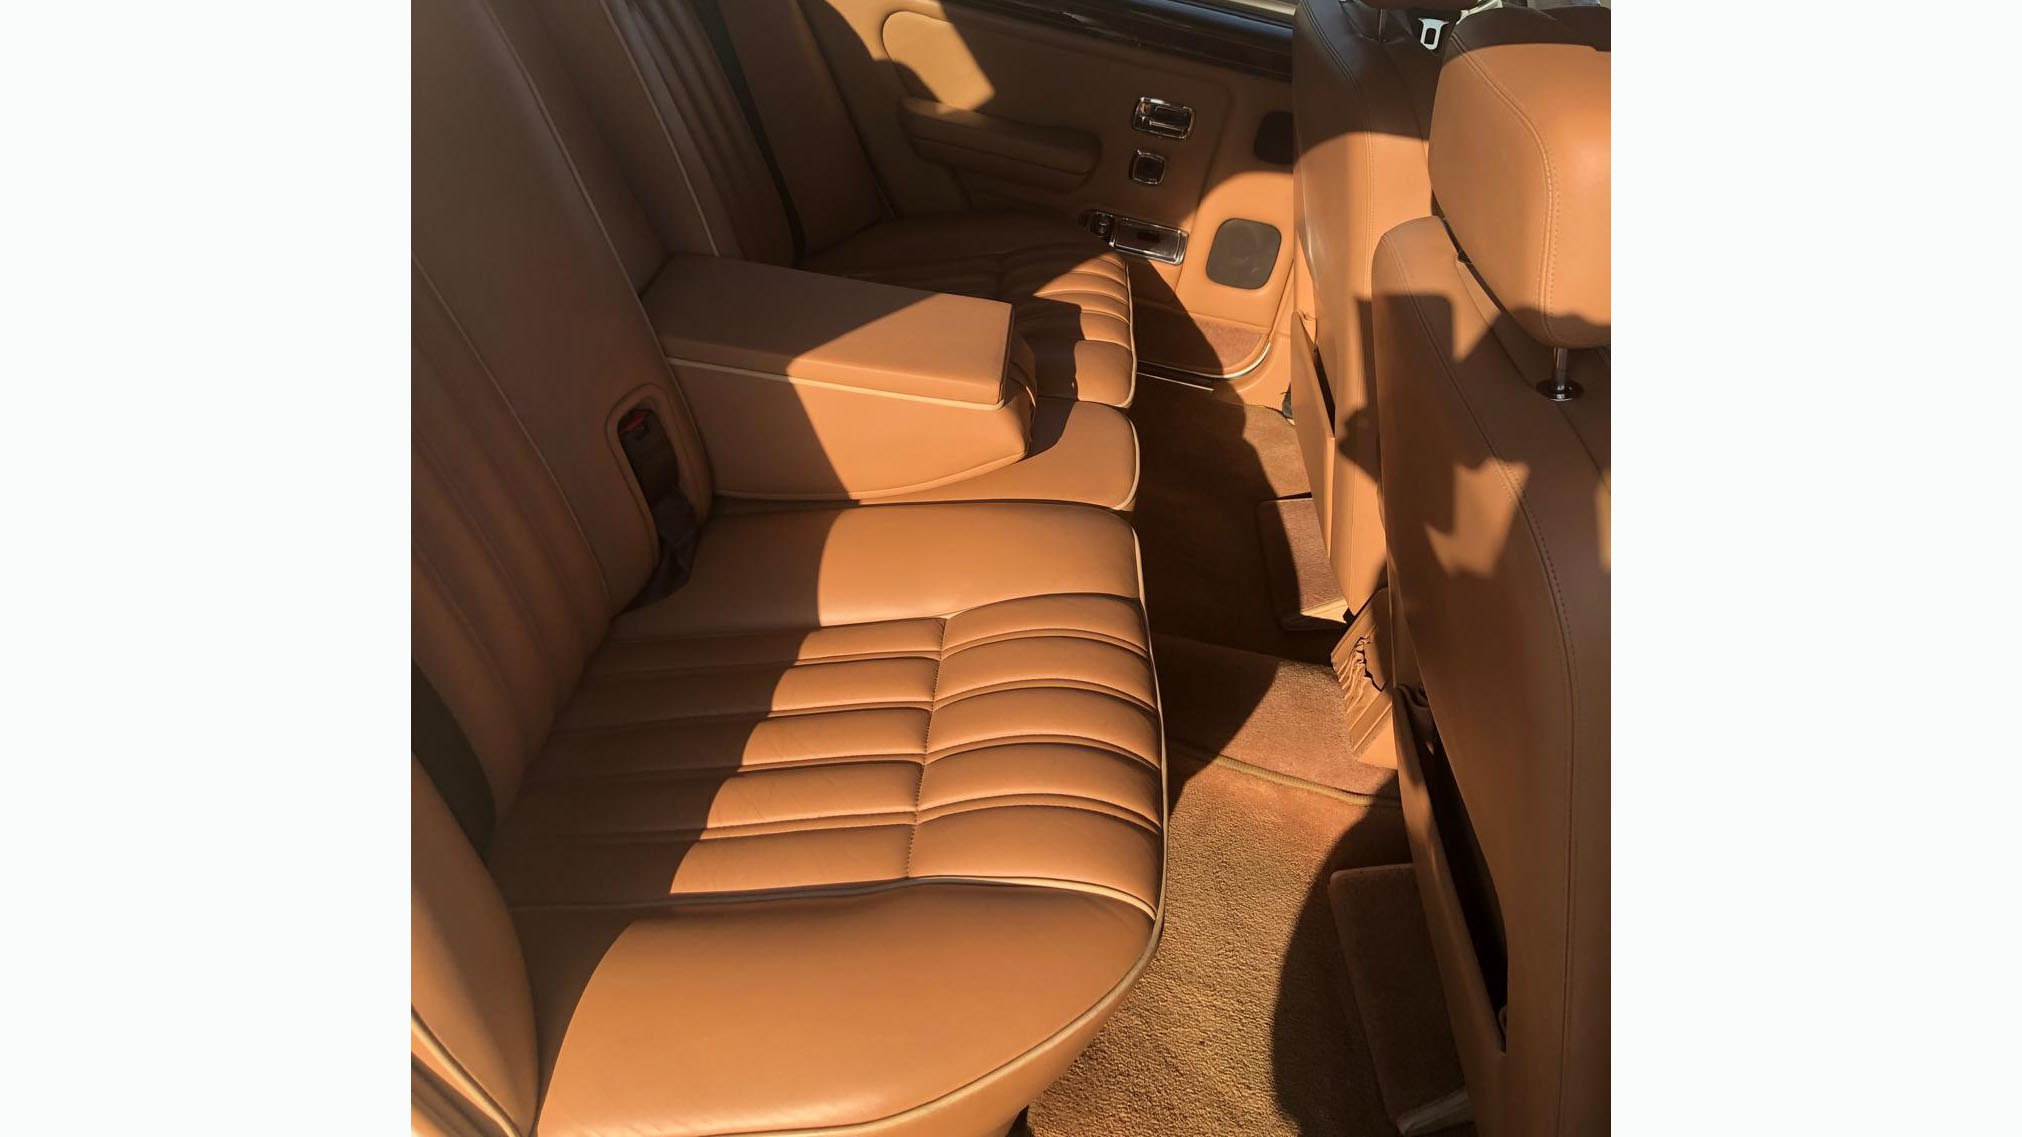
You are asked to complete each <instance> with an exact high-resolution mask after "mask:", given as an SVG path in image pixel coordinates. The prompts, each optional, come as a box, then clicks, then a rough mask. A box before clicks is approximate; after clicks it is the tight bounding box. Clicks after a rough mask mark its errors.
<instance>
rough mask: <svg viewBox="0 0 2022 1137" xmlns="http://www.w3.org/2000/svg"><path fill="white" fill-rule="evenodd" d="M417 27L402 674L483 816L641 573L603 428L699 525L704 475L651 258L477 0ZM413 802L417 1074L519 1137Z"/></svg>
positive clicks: (421, 18) (528, 1015)
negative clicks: (664, 476) (447, 718)
mask: <svg viewBox="0 0 2022 1137" xmlns="http://www.w3.org/2000/svg"><path fill="white" fill-rule="evenodd" d="M508 11H510V9H508ZM413 27H414V41H413V52H414V78H415V82H414V94H413V202H412V205H413V229H414V231H413V235H412V245H413V250H414V262H413V274H412V289H413V309H414V311H413V320H414V367H413V396H412V398H413V413H414V423H413V430H412V437H413V446H414V453H413V462H414V467H413V471H414V472H413V509H414V514H413V538H412V540H413V599H412V611H413V633H412V634H413V645H412V651H413V658H414V661H415V663H416V664H417V665H419V666H420V668H421V670H422V672H423V673H424V674H426V675H427V676H428V677H429V679H430V682H431V683H432V684H433V685H434V686H435V688H436V689H437V691H438V692H439V693H440V694H441V696H442V699H443V701H444V703H446V704H447V705H448V706H449V708H450V709H451V711H452V713H453V714H454V715H455V718H456V720H457V722H458V723H459V724H460V725H461V726H462V728H463V730H464V731H465V733H466V736H467V737H468V739H469V742H470V744H471V748H472V750H473V751H474V752H475V753H476V755H477V758H478V761H479V764H480V765H481V766H482V768H483V770H484V773H485V775H486V778H487V780H488V781H489V783H490V786H491V790H492V793H493V797H494V804H495V807H496V813H497V815H499V816H504V815H505V814H506V813H507V812H508V811H509V808H510V806H511V804H512V802H513V800H514V799H515V797H516V796H517V795H518V791H519V787H520V783H521V780H522V777H523V774H524V772H525V769H526V767H527V765H528V764H529V763H530V762H531V761H532V760H533V758H534V757H535V756H536V754H537V753H538V751H539V749H540V747H541V745H542V743H543V741H544V740H545V739H546V737H547V736H548V734H549V733H550V730H551V729H552V726H553V723H554V720H555V716H556V714H557V713H558V711H559V710H560V709H561V707H562V705H563V704H564V703H565V702H566V700H567V699H568V698H569V696H570V694H571V692H573V690H574V689H575V687H576V685H577V683H578V681H579V680H580V678H581V675H582V672H583V668H584V665H585V663H586V662H587V661H588V659H589V656H590V653H591V652H592V651H593V650H595V648H596V647H597V645H598V644H599V643H600V642H601V641H602V640H603V639H604V637H605V635H606V633H607V631H608V629H609V626H610V621H611V619H612V617H613V616H615V615H616V614H617V613H618V612H619V611H621V610H622V609H623V608H624V607H625V605H626V604H627V603H628V602H629V601H630V600H631V598H632V597H633V596H634V595H635V594H637V592H638V591H639V589H640V587H641V586H642V585H643V584H644V583H645V581H646V579H647V576H648V574H649V573H651V571H652V569H653V566H654V562H655V557H656V554H657V547H656V543H655V532H654V527H653V521H652V518H651V515H650V514H649V513H648V511H647V507H646V503H645V501H644V500H643V498H642V497H641V495H640V493H639V490H638V488H637V485H636V483H635V482H634V480H633V478H632V474H631V470H630V467H629V464H628V463H627V462H626V460H625V457H624V453H623V450H622V449H621V447H620V446H619V444H618V440H617V434H616V423H617V420H618V418H619V416H620V415H621V414H622V413H623V412H624V411H625V410H627V409H629V408H630V407H632V406H635V405H638V404H640V403H642V402H643V403H645V404H646V405H648V406H650V407H652V409H653V410H654V411H655V413H656V414H657V415H658V416H659V418H660V421H661V422H662V424H663V425H664V427H665V429H666V431H667V433H668V436H669V438H670V440H671V441H672V442H673V443H674V446H675V449H676V452H677V454H678V457H679V461H680V469H681V483H682V487H683V490H684V491H685V492H686V493H687V495H688V496H689V499H690V501H691V503H692V504H693V505H694V507H695V509H696V511H697V514H698V516H703V515H706V514H707V511H708V508H709V498H710V478H709V471H708V465H707V462H706V459H705V455H704V453H703V450H702V447H701V443H700V440H699V439H698V438H697V437H696V435H695V433H694V430H693V427H692V425H691V423H690V420H689V418H688V415H687V411H686V407H685V405H684V404H683V402H682V400H681V396H680V394H679V392H678V391H677V390H676V389H675V388H674V387H673V385H672V384H671V383H670V381H669V377H668V374H667V371H666V364H665V362H664V361H663V360H662V359H661V356H660V351H659V346H658V343H657V341H656V339H655V337H654V335H653V333H652V330H651V328H650V327H649V326H648V325H647V323H646V319H645V316H644V314H643V313H642V312H641V311H640V310H639V307H638V304H637V301H636V297H635V295H634V292H633V286H632V282H631V281H629V280H628V279H627V277H628V275H630V276H633V277H636V276H638V274H639V273H641V272H645V273H646V275H648V276H650V275H651V272H652V271H657V259H659V258H662V257H664V251H663V250H660V249H659V247H658V243H657V241H653V240H650V233H648V232H646V231H644V230H643V229H642V228H641V227H639V226H637V225H636V215H634V216H633V218H631V219H630V220H628V219H627V217H626V215H625V214H624V213H623V212H622V209H619V210H616V211H612V210H607V211H606V212H605V214H604V219H603V220H600V218H599V215H598V214H597V213H595V212H592V210H591V209H590V206H589V203H588V201H587V200H586V198H585V196H584V194H585V193H586V192H587V190H586V183H591V182H595V181H596V180H597V179H598V178H600V177H603V178H608V177H610V174H609V171H608V170H604V171H599V170H598V168H597V167H596V166H595V164H594V163H596V162H597V161H598V156H597V154H596V153H595V152H593V151H591V150H579V151H578V156H579V158H581V159H583V160H585V161H588V162H589V163H591V165H589V166H587V167H585V168H584V169H579V168H578V167H577V166H576V165H574V164H572V163H571V161H570V158H569V156H568V155H566V154H564V152H563V151H562V149H561V147H560V146H559V145H558V144H557V142H556V140H555V137H554V135H553V134H552V133H551V129H568V128H569V126H568V124H569V123H570V116H571V115H572V114H575V113H579V112H577V111H575V110H574V108H571V107H569V106H567V105H556V106H547V105H543V103H542V101H541V100H540V98H539V97H538V96H537V95H536V94H535V93H534V90H533V88H532V87H531V86H530V84H529V77H528V75H527V74H526V71H525V70H524V68H525V66H526V63H525V61H524V60H523V59H522V58H521V57H520V56H519V55H518V54H517V53H516V52H515V51H514V49H513V47H512V46H511V45H510V44H509V43H508V42H507V40H506V39H505V37H504V35H503V30H502V29H501V28H500V26H499V25H498V24H497V23H495V22H494V16H493V13H492V11H491V10H490V8H488V7H487V5H486V4H485V2H484V0H429V2H428V3H423V4H417V5H415V7H414V12H413ZM535 50H538V48H536V49H535ZM545 65H546V64H545V63H543V61H541V60H540V59H539V58H538V57H536V59H535V67H536V68H539V67H542V66H545ZM502 121H503V122H508V123H512V124H514V125H518V124H528V125H527V126H526V128H523V129H506V130H501V129H499V127H500V124H501V122H502ZM582 127H583V124H582V122H581V121H580V120H576V121H575V122H574V128H575V129H582ZM612 196H613V197H614V199H615V198H616V197H618V196H621V195H612ZM614 203H615V202H614ZM614 219H615V220H614ZM606 224H612V225H615V226H617V227H619V229H618V242H617V243H621V244H623V245H624V246H625V253H624V254H622V265H623V267H622V268H621V263H620V261H619V260H614V259H613V257H614V254H615V253H617V250H616V249H614V248H613V244H614V242H613V235H612V234H611V233H609V232H607V230H606V229H605V225H606ZM649 263H650V264H651V268H650V269H648V268H646V267H644V266H646V265H648V264H649ZM413 793H414V805H413V808H414V811H415V812H414V834H415V841H416V846H415V856H414V864H415V876H414V888H413V913H412V916H413V923H414V928H415V945H416V946H415V950H414V955H413V960H412V968H413V971H412V991H411V997H412V1001H413V1013H414V1017H415V1021H414V1024H413V1032H414V1052H415V1054H416V1056H417V1061H418V1062H419V1064H420V1066H421V1067H423V1068H425V1069H426V1070H427V1071H428V1072H429V1073H428V1075H427V1076H428V1077H431V1078H433V1079H435V1080H437V1081H439V1082H440V1084H441V1085H442V1086H443V1087H444V1088H445V1089H447V1090H448V1091H449V1092H450V1093H451V1094H452V1095H453V1096H454V1097H455V1098H456V1099H457V1100H459V1101H461V1102H462V1103H463V1105H462V1106H461V1108H465V1109H469V1110H473V1111H475V1112H477V1113H478V1114H481V1115H484V1116H486V1117H488V1118H489V1119H490V1121H491V1122H492V1124H494V1125H498V1126H501V1127H503V1128H504V1129H505V1130H507V1131H510V1132H528V1131H530V1130H531V1128H532V1124H533V1120H534V1113H533V1111H534V1108H535V1101H536V1095H537V1093H538V1087H537V1081H536V1074H535V1070H536V1063H537V1056H536V1051H535V1034H534V1026H533V1013H532V1010H531V998H532V996H531V991H530V984H529V980H528V977H527V973H526V968H525V963H524V960H523V958H522V955H521V949H520V946H519V943H518V941H517V939H516V938H515V935H514V929H513V925H512V923H511V920H510V918H509V917H508V916H507V914H506V910H505V904H504V901H503V899H502V897H501V896H500V894H499V891H498V889H497V886H496V884H495V883H494V882H493V881H492V879H491V877H490V876H489V874H488V873H486V871H485V869H484V865H483V863H482V861H481V859H480V857H481V856H482V854H483V852H484V850H476V851H472V850H471V848H470V846H469V844H468V843H467V842H466V840H465V838H464V836H463V835H462V834H461V833H460V832H458V831H457V829H456V823H455V821H454V820H453V819H452V818H451V816H450V814H449V811H448V809H447V808H446V807H445V806H444V805H443V803H442V801H441V799H440V797H439V796H438V795H437V793H436V791H435V787H434V786H433V784H432V783H431V782H429V780H428V779H427V777H426V776H424V775H423V774H422V773H421V772H420V768H419V766H418V765H417V766H416V767H415V771H414V787H413ZM416 1076H417V1077H423V1076H424V1075H422V1074H421V1073H420V1071H419V1070H417V1074H416ZM430 1100H434V1099H433V1098H432V1097H431V1099H430ZM446 1108H447V1107H446Z"/></svg>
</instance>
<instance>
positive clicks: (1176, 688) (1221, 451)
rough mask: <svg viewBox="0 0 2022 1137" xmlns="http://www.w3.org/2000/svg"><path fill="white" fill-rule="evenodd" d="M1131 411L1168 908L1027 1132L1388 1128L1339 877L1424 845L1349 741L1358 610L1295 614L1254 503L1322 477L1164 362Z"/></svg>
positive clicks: (1247, 1133) (1249, 1136)
mask: <svg viewBox="0 0 2022 1137" xmlns="http://www.w3.org/2000/svg"><path fill="white" fill-rule="evenodd" d="M1131 418H1132V420H1133V422H1135V424H1136V425H1137V430H1138V439H1139V446H1140V450H1141V454H1142V471H1143V474H1142V480H1141V483H1140V487H1139V492H1138V506H1137V509H1136V511H1135V514H1134V517H1133V522H1134V524H1135V526H1136V528H1137V532H1138V541H1139V545H1140V547H1141V548H1142V550H1143V557H1144V572H1145V593H1146V608H1147V610H1148V614H1149V615H1150V618H1151V627H1152V631H1153V633H1154V634H1155V637H1156V643H1155V646H1154V655H1155V658H1156V659H1157V662H1158V671H1159V684H1160V688H1161V696H1162V702H1163V705H1164V710H1165V719H1166V735H1167V743H1168V745H1167V754H1168V771H1169V773H1168V779H1169V789H1170V793H1171V795H1172V798H1173V801H1172V811H1171V819H1170V825H1169V828H1168V830H1167V844H1166V904H1165V913H1166V917H1165V930H1164V935H1163V938H1162V940H1161V942H1160V945H1159V949H1158V954H1157V955H1156V956H1155V957H1154V958H1153V960H1152V962H1151V965H1150V966H1149V967H1148V968H1147V970H1146V971H1145V974H1144V976H1143V977H1142V978H1141V979H1140V980H1139V981H1138V984H1137V986H1136V987H1135V988H1133V989H1132V991H1131V993H1130V995H1129V996H1128V997H1127V998H1126V999H1125V1001H1124V1002H1123V1004H1122V1005H1121V1006H1120V1007H1118V1008H1117V1010H1116V1012H1115V1014H1114V1015H1113V1016H1112V1017H1111V1019H1110V1021H1109V1022H1108V1023H1107V1024H1106V1025H1105V1026H1104V1028H1103V1030H1102V1031H1101V1033H1099V1034H1098V1035H1097V1036H1096V1038H1095V1041H1094V1042H1093V1043H1092V1044H1091V1045H1090V1046H1089V1048H1088V1050H1087V1051H1086V1052H1085V1053H1083V1054H1082V1056H1081V1058H1080V1059H1079V1060H1078V1061H1077V1062H1076V1063H1075V1065H1074V1066H1073V1067H1072V1068H1071V1069H1070V1070H1069V1071H1068V1072H1067V1074H1066V1075H1065V1076H1064V1077H1062V1078H1061V1079H1060V1081H1059V1082H1057V1083H1056V1084H1055V1085H1054V1086H1053V1087H1052V1088H1051V1089H1050V1090H1048V1091H1047V1093H1046V1094H1045V1096H1043V1097H1041V1098H1040V1099H1039V1100H1038V1101H1037V1102H1035V1103H1033V1105H1032V1107H1031V1108H1030V1109H1029V1110H1028V1111H1027V1113H1026V1116H1025V1118H1024V1119H1023V1120H1022V1121H1021V1122H1020V1125H1019V1126H1018V1127H1017V1128H1015V1129H1013V1133H1014V1134H1023V1135H1025V1137H1280V1135H1283V1137H1293V1135H1300V1137H1305V1135H1313V1137H1318V1135H1323V1134H1324V1135H1327V1137H1389V1135H1392V1134H1394V1133H1395V1130H1394V1129H1393V1128H1392V1126H1391V1124H1390V1122H1389V1120H1388V1118H1387V1117H1386V1115H1385V1110H1384V1106H1383V1102H1382V1100H1381V1096H1380V1094H1379V1092H1378V1089H1377V1085H1376V1081H1375V1077H1376V1076H1375V1068H1374V1066H1373V1065H1372V1063H1371V1059H1370V1056H1369V1054H1368V1053H1367V1051H1366V1043H1365V1042H1364V1040H1363V1034H1362V1029H1361V1027H1360V1024H1359V1018H1358V1019H1357V1020H1356V1021H1354V1022H1351V1016H1350V1014H1349V1013H1348V1012H1347V1011H1346V1010H1344V1007H1345V1006H1347V1005H1348V1003H1349V1002H1350V1000H1351V999H1352V995H1347V994H1346V992H1348V990H1349V986H1348V977H1347V969H1346V964H1345V963H1344V959H1343V955H1342V951H1341V943H1340V938H1339V935H1338V933H1337V931H1336V928H1335V920H1334V915H1333V912H1332V909H1331V907H1330V904H1329V901H1328V894H1327V884H1328V880H1329V878H1330V877H1331V876H1332V875H1333V874H1334V873H1335V872H1337V871H1339V870H1342V869H1347V868H1355V867H1361V866H1368V865H1381V864H1395V863H1399V862H1403V861H1406V860H1408V859H1409V857H1410V851H1409V849H1408V847H1407V846H1406V843H1405V837H1404V827H1403V820H1402V815H1401V814H1400V812H1399V809H1398V804H1397V798H1396V796H1395V772H1394V771H1391V770H1387V769H1379V768H1377V767H1373V766H1364V765H1361V764H1359V763H1356V762H1355V761H1354V760H1353V759H1352V758H1351V757H1350V756H1349V751H1348V747H1347V742H1346V738H1345V732H1346V730H1347V722H1346V715H1345V714H1344V711H1343V703H1342V698H1341V694H1340V689H1339V687H1338V686H1336V684H1335V681H1334V677H1333V671H1332V668H1331V666H1330V665H1329V664H1328V663H1327V658H1328V651H1329V649H1330V648H1331V647H1332V646H1333V644H1334V641H1335V640H1336V639H1337V638H1338V637H1339V635H1340V632H1338V631H1335V632H1324V631H1322V632H1287V631H1285V630H1284V629H1283V628H1281V627H1280V626H1279V624H1278V613H1277V608H1276V606H1275V605H1274V604H1273V602H1272V599H1271V594H1270V587H1269V576H1268V571H1269V570H1268V566H1267V564H1266V558H1265V556H1264V552H1263V546H1262V539H1261V537H1260V535H1259V529H1258V524H1257V514H1258V506H1259V503H1262V502H1267V501H1271V500H1273V499H1278V498H1284V497H1289V496H1293V495H1296V494H1301V493H1305V492H1306V490H1307V487H1306V477H1305V468H1304V465H1303V463H1302V462H1301V460H1300V457H1299V449H1298V442H1297V438H1296V435H1295V434H1294V433H1293V429H1292V426H1291V424H1289V423H1288V422H1286V421H1285V419H1284V418H1283V416H1281V415H1279V414H1278V413H1277V412H1275V411H1273V410H1271V409H1269V408H1262V407H1246V406H1242V405H1239V404H1237V403H1235V402H1233V401H1231V400H1226V399H1223V398H1218V397H1215V396H1211V395H1209V394H1207V393H1204V392H1202V391H1198V390H1195V389H1191V388H1187V387H1182V386H1176V385H1172V384H1168V383H1162V382H1158V381H1155V380H1151V379H1144V380H1142V381H1141V382H1140V383H1139V386H1138V396H1137V400H1136V402H1135V404H1134V405H1133V407H1132V409H1131ZM1232 760H1233V761H1232ZM1315 783H1323V784H1315ZM1329 787H1335V788H1329ZM1351 790H1352V791H1362V792H1359V793H1358V792H1347V791H1351Z"/></svg>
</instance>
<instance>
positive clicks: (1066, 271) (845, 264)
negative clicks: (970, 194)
mask: <svg viewBox="0 0 2022 1137" xmlns="http://www.w3.org/2000/svg"><path fill="white" fill-rule="evenodd" d="M800 267H802V268H805V269H808V270H810V271H812V272H824V273H831V274H833V275H836V276H851V277H859V278H862V279H865V280H877V281H883V282H885V283H887V284H900V285H905V286H906V287H908V288H919V289H924V290H926V291H929V292H955V293H960V294H962V295H964V296H979V297H982V298H984V299H987V300H1003V301H1006V302H1007V303H1009V304H1010V305H1011V306H1012V308H1013V309H1014V310H1015V311H1016V313H1017V328H1018V332H1019V334H1020V335H1021V336H1023V337H1024V339H1025V341H1026V342H1027V343H1028V344H1029V345H1030V346H1031V348H1032V354H1033V356H1034V359H1035V361H1036V363H1037V369H1038V375H1037V378H1038V383H1039V393H1040V394H1042V395H1054V396H1058V397H1061V398H1073V399H1081V400H1085V401H1088V402H1098V403H1107V404H1109V405H1111V406H1117V407H1125V406H1129V405H1130V400H1131V395H1132V393H1133V391H1134V390H1135V381H1136V371H1137V353H1136V348H1135V345H1134V343H1133V342H1132V339H1131V322H1130V321H1131V310H1130V272H1129V270H1128V269H1127V268H1126V267H1125V265H1124V263H1123V258H1122V257H1121V256H1119V255H1118V254H1117V253H1116V252H1114V251H1112V250H1111V249H1110V248H1109V247H1108V246H1107V245H1105V244H1103V243H1102V242H1101V241H1099V240H1097V239H1096V238H1095V237H1093V236H1091V235H1090V234H1088V233H1086V232H1084V231H1082V230H1081V229H1079V228H1077V227H1076V226H1074V225H1071V224H1069V223H1067V222H1065V221H1060V220H1056V219H1054V218H1050V217H1042V216H1039V215H1037V214H1025V213H969V214H956V215H950V216H945V217H918V218H907V219H902V220H897V221H886V222H882V223H880V224H878V225H874V226H872V227H871V228H869V229H867V230H865V231H864V232H862V233H859V234H857V235H856V236H854V237H851V238H849V239H848V240H845V241H843V242H842V243H841V244H839V245H836V246H835V247H834V248H831V249H828V250H826V251H824V252H822V253H820V254H818V255H816V256H813V257H809V258H808V259H807V260H806V261H805V262H803V263H802V265H801V266H800Z"/></svg>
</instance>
